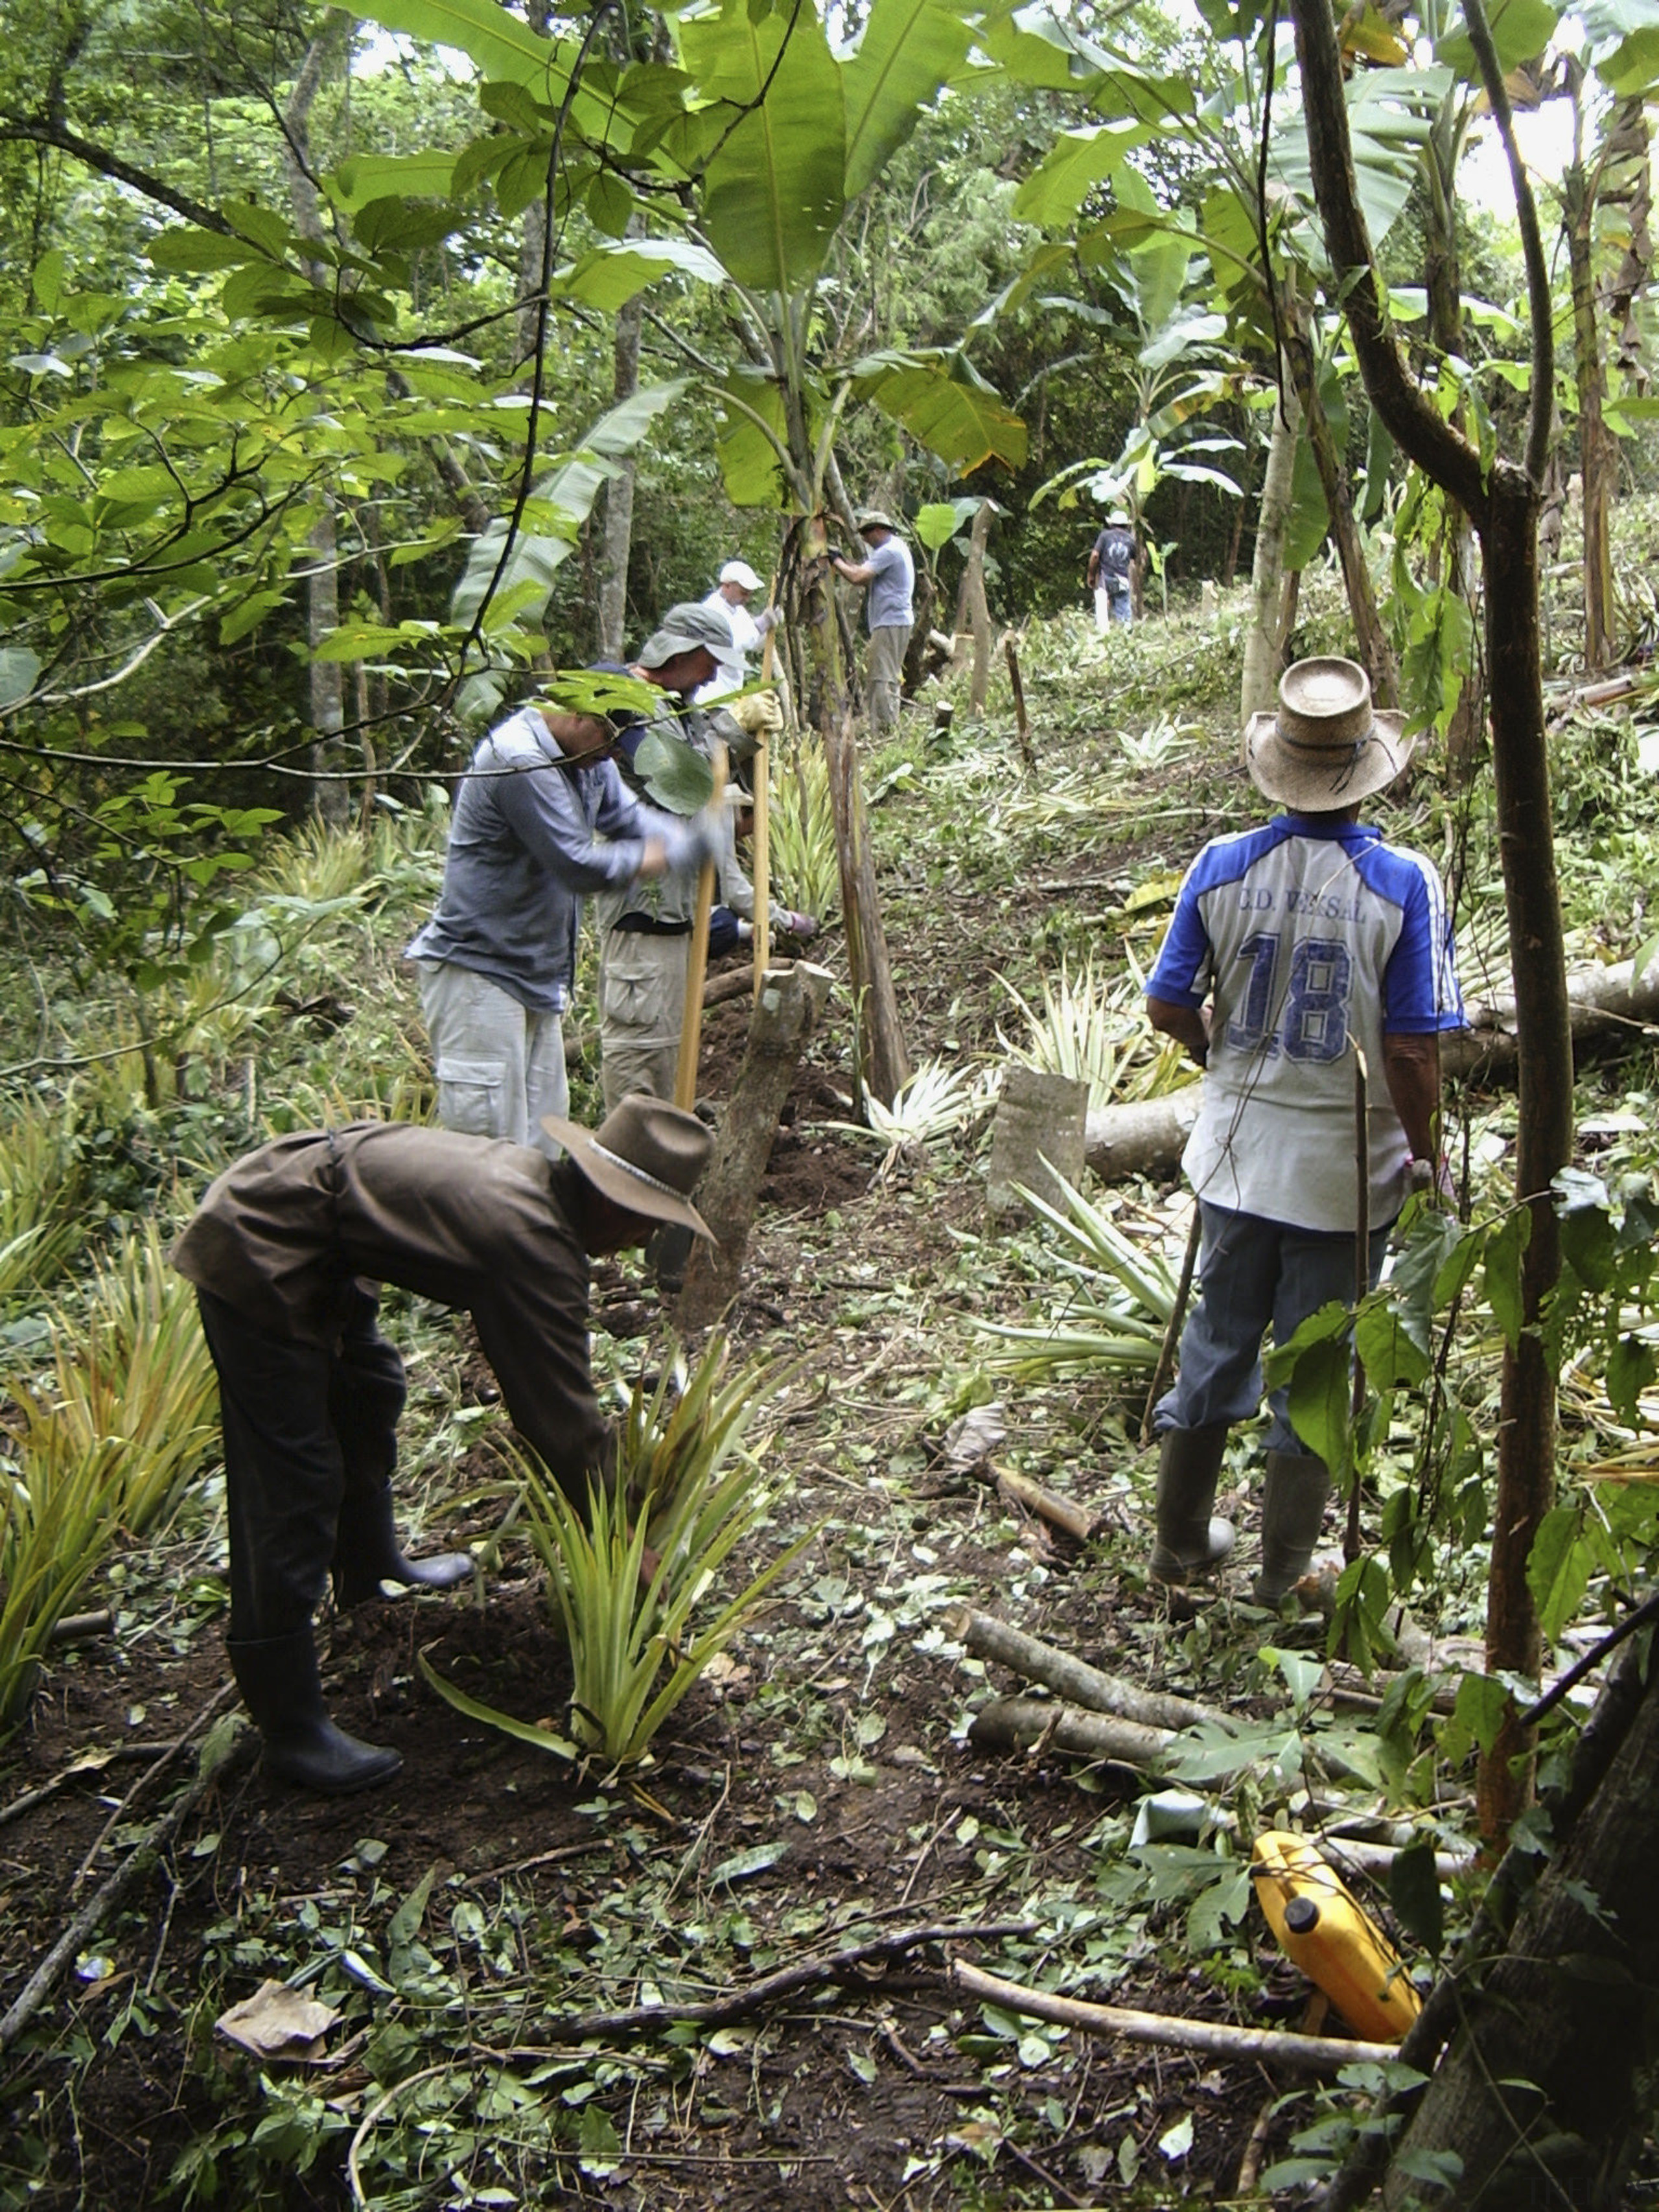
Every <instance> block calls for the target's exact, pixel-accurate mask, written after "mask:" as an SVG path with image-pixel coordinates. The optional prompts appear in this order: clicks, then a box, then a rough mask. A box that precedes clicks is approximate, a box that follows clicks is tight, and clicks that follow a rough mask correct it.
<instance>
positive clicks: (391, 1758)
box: [225, 1627, 404, 1797]
mask: <svg viewBox="0 0 1659 2212" xmlns="http://www.w3.org/2000/svg"><path fill="white" fill-rule="evenodd" d="M225 1648H226V1650H228V1652H229V1654H230V1663H231V1667H232V1668H233V1670H234V1674H235V1676H236V1686H237V1688H238V1689H239V1690H240V1692H241V1693H242V1697H243V1699H244V1701H245V1703H246V1706H247V1709H248V1711H249V1712H250V1713H252V1716H253V1718H254V1722H255V1724H256V1725H257V1726H258V1730H259V1733H260V1735H262V1736H263V1737H264V1743H265V1765H267V1766H268V1767H269V1768H270V1771H271V1772H272V1773H273V1774H275V1775H277V1776H279V1777H280V1778H281V1779H282V1780H283V1781H284V1782H293V1783H297V1784H298V1785H299V1787H300V1788H301V1790H320V1791H322V1792H324V1793H325V1794H326V1795H327V1796H335V1797H343V1796H348V1795H349V1793H350V1792H351V1791H353V1790H374V1789H376V1788H378V1787H379V1785H380V1784H381V1783H382V1782H390V1781H391V1779H392V1776H393V1775H394V1774H395V1773H396V1772H397V1771H398V1768H399V1767H400V1766H401V1765H403V1763H404V1762H403V1760H402V1759H401V1758H400V1756H399V1755H398V1753H397V1752H395V1751H387V1750H385V1749H383V1748H382V1747H380V1745H378V1744H373V1743H362V1742H360V1741H358V1739H357V1738H356V1736H355V1735H347V1734H346V1732H345V1730H344V1729H339V1728H336V1727H335V1725H334V1723H333V1722H332V1721H331V1720H330V1718H329V1717H328V1708H327V1706H326V1705H325V1704H324V1703H323V1686H322V1684H321V1682H320V1681H319V1679H318V1674H317V1647H316V1645H315V1644H313V1641H312V1636H311V1630H310V1629H309V1627H306V1628H296V1629H295V1630H294V1631H293V1632H292V1633H291V1634H290V1635H288V1636H265V1637H259V1638H255V1639H252V1640H247V1639H244V1638H237V1637H232V1638H229V1639H228V1641H227V1644H226V1646H225Z"/></svg>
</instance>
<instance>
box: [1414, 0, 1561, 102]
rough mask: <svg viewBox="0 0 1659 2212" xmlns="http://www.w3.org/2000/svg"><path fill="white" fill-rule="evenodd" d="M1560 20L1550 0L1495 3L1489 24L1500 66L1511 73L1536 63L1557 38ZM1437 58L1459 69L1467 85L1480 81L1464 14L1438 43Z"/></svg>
mask: <svg viewBox="0 0 1659 2212" xmlns="http://www.w3.org/2000/svg"><path fill="white" fill-rule="evenodd" d="M1559 21H1560V17H1559V14H1558V12H1557V10H1556V9H1553V8H1552V7H1550V6H1549V5H1548V0H1492V5H1491V6H1490V7H1489V8H1488V9H1486V24H1487V27H1488V29H1489V30H1490V31H1491V33H1492V45H1493V46H1494V47H1495V48H1496V49H1497V52H1498V67H1499V68H1500V69H1502V70H1506V71H1507V70H1512V69H1518V68H1519V66H1520V65H1521V64H1522V62H1530V61H1535V60H1536V59H1537V58H1538V57H1539V55H1540V54H1541V53H1542V52H1543V51H1544V49H1545V47H1546V46H1548V44H1549V42H1550V40H1551V39H1552V38H1553V37H1554V35H1555V27H1556V25H1557V23H1558V22H1559ZM1434 55H1435V59H1436V60H1437V62H1441V63H1443V64H1445V65H1446V67H1447V68H1449V69H1454V70H1456V72H1457V74H1458V76H1460V77H1462V79H1463V80H1464V81H1465V82H1467V83H1468V84H1474V85H1478V84H1479V83H1480V63H1479V62H1477V61H1476V59H1475V58H1474V46H1472V45H1471V43H1470V40H1469V33H1468V26H1467V24H1466V23H1465V22H1464V21H1463V17H1462V13H1461V12H1460V13H1459V14H1458V15H1456V16H1455V18H1454V19H1453V21H1452V24H1451V27H1450V28H1449V30H1447V31H1445V32H1443V33H1442V35H1441V36H1440V37H1439V38H1438V39H1437V40H1436V41H1435V48H1434Z"/></svg>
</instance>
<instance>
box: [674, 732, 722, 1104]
mask: <svg viewBox="0 0 1659 2212" xmlns="http://www.w3.org/2000/svg"><path fill="white" fill-rule="evenodd" d="M725 803H726V747H725V746H724V745H722V744H716V745H715V747H714V790H713V791H712V792H711V793H710V794H709V799H708V804H709V805H711V806H723V805H725ZM713 906H714V862H713V861H712V860H705V861H704V862H703V864H702V871H701V872H700V873H699V875H698V877H697V908H696V914H695V915H694V916H693V918H692V922H691V941H690V945H688V946H687V947H686V953H685V1015H684V1019H683V1021H682V1022H681V1024H680V1056H679V1059H678V1060H677V1061H676V1063H675V1066H674V1103H675V1104H676V1105H677V1106H678V1107H680V1108H682V1109H684V1111H685V1112H686V1113H688V1114H689V1113H690V1111H691V1109H692V1108H693V1107H694V1106H695V1105H696V1103H697V1056H698V1054H699V1053H700V1052H701V1051H702V985H703V978H704V977H705V976H706V975H708V916H709V912H710V909H711V908H713Z"/></svg>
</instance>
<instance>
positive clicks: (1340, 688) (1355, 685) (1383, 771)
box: [1244, 653, 1417, 814]
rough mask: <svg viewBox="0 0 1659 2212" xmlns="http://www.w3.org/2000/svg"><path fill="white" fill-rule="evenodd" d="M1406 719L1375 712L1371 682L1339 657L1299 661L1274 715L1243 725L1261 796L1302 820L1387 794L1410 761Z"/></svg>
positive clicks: (1284, 681)
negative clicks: (1297, 813)
mask: <svg viewBox="0 0 1659 2212" xmlns="http://www.w3.org/2000/svg"><path fill="white" fill-rule="evenodd" d="M1405 722H1406V718H1405V716H1404V715H1403V714H1391V713H1388V712H1386V711H1383V710H1380V709H1378V708H1374V707H1373V706H1372V705H1371V686H1370V678H1369V677H1368V676H1367V675H1366V673H1365V671H1364V669H1363V668H1362V667H1361V666H1360V665H1359V664H1358V661H1357V660H1343V659H1340V658H1339V657H1338V656H1337V655H1335V654H1334V653H1333V654H1329V655H1327V656H1326V657H1324V658H1322V659H1316V660H1298V661H1297V663H1296V665H1295V666H1294V667H1293V668H1287V669H1286V670H1285V673H1284V676H1283V677H1282V678H1280V680H1279V711H1278V713H1277V714H1252V715H1251V717H1250V719H1249V721H1248V722H1247V723H1246V724H1245V725H1244V765H1245V767H1246V768H1247V769H1249V771H1250V777H1251V780H1252V781H1253V782H1254V783H1255V787H1256V788H1257V790H1258V791H1262V792H1265V793H1267V797H1268V798H1269V799H1278V800H1279V803H1280V804H1281V805H1285V806H1290V807H1294V808H1296V809H1297V811H1300V812H1302V813H1304V814H1321V813H1333V812H1334V811H1336V810H1337V809H1338V808H1339V807H1343V806H1352V805H1355V804H1356V803H1357V802H1358V800H1360V799H1370V797H1372V796H1373V794H1374V793H1376V792H1379V791H1386V790H1387V789H1388V787H1389V785H1390V784H1391V783H1392V782H1393V781H1394V780H1395V777H1396V776H1397V775H1399V774H1400V772H1401V769H1403V768H1404V767H1405V765H1406V763H1407V761H1408V760H1409V759H1410V758H1411V757H1412V749H1413V746H1414V745H1415V744H1416V743H1417V739H1416V737H1415V735H1413V736H1411V737H1407V735H1406V733H1405Z"/></svg>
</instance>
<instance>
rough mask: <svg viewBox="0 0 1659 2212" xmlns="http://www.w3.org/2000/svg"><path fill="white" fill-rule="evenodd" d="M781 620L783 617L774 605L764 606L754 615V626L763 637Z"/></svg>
mask: <svg viewBox="0 0 1659 2212" xmlns="http://www.w3.org/2000/svg"><path fill="white" fill-rule="evenodd" d="M782 620H783V617H782V616H781V614H780V613H779V611H778V610H777V609H776V608H775V607H766V608H763V610H762V611H761V612H760V613H759V614H757V616H756V617H755V628H756V629H757V631H758V632H759V633H760V635H761V636H763V637H764V636H766V635H767V634H768V632H769V631H770V630H775V629H776V628H777V626H778V624H779V623H781V621H782Z"/></svg>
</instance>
